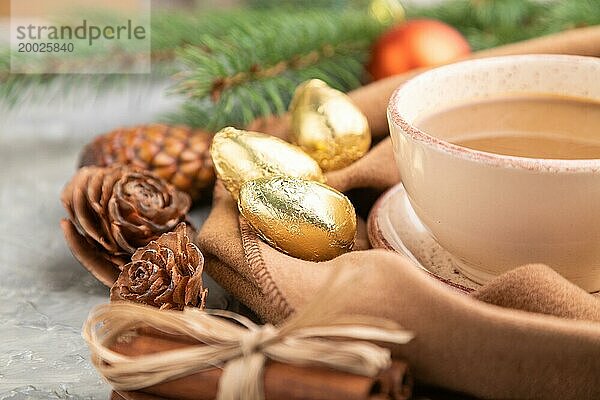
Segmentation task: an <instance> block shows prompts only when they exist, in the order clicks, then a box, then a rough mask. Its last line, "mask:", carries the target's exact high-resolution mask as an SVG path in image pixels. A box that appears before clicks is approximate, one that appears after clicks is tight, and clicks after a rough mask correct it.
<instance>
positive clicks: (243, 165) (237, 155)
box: [210, 127, 325, 199]
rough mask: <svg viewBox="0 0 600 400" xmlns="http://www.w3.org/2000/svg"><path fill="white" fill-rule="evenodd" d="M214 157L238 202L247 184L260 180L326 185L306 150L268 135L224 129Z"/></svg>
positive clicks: (218, 136)
mask: <svg viewBox="0 0 600 400" xmlns="http://www.w3.org/2000/svg"><path fill="white" fill-rule="evenodd" d="M210 155H211V157H212V160H213V164H214V166H215V170H216V172H217V176H218V177H219V178H220V179H221V180H222V181H223V183H224V184H225V187H226V188H227V190H229V192H230V193H231V195H232V196H233V197H234V198H235V199H237V198H238V193H239V191H240V186H241V185H242V184H243V183H244V182H245V181H247V180H250V179H255V178H260V177H271V176H277V175H286V176H293V177H298V178H304V179H309V180H315V181H318V182H325V177H324V176H323V172H322V171H321V168H320V167H319V165H318V164H317V163H316V161H315V160H313V159H312V158H311V157H310V156H309V155H308V154H306V153H305V152H304V151H302V149H300V148H299V147H298V146H294V145H292V144H290V143H287V142H285V141H283V140H281V139H278V138H276V137H274V136H270V135H266V134H264V133H259V132H251V131H243V130H239V129H235V128H232V127H227V128H223V129H221V130H220V131H219V132H217V134H216V135H215V136H214V138H213V142H212V145H211V148H210Z"/></svg>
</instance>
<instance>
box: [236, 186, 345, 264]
mask: <svg viewBox="0 0 600 400" xmlns="http://www.w3.org/2000/svg"><path fill="white" fill-rule="evenodd" d="M238 208H239V210H240V213H241V214H242V216H243V217H244V218H245V219H246V220H247V221H248V223H249V224H250V225H251V226H252V227H253V228H254V230H256V232H258V235H259V236H260V237H261V238H262V239H263V240H265V241H266V242H267V243H269V244H270V245H271V246H273V247H275V248H276V249H279V250H281V251H283V252H284V253H287V254H289V255H291V256H293V257H296V258H301V259H303V260H310V261H326V260H330V259H332V258H334V257H337V256H339V255H341V254H343V253H345V252H347V251H350V250H351V249H352V246H353V244H354V240H355V237H356V212H355V211H354V206H353V205H352V203H350V200H348V198H347V197H346V196H344V195H343V194H342V193H340V192H338V191H337V190H335V189H332V188H331V187H329V186H327V185H324V184H322V183H319V182H315V181H309V180H305V179H298V178H292V177H285V176H278V177H274V178H258V179H253V180H251V181H247V182H246V183H244V184H243V185H242V187H241V189H240V197H239V200H238Z"/></svg>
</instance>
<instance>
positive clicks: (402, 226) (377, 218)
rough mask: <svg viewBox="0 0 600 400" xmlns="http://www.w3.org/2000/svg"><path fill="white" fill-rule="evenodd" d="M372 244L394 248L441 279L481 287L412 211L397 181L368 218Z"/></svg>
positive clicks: (466, 289) (461, 286)
mask: <svg viewBox="0 0 600 400" xmlns="http://www.w3.org/2000/svg"><path fill="white" fill-rule="evenodd" d="M367 229H368V233H369V241H370V242H371V246H373V247H374V248H384V249H389V250H394V251H396V252H398V253H400V254H402V255H404V256H406V257H407V258H409V259H410V260H411V261H412V262H413V263H414V264H415V265H416V266H417V267H419V268H421V269H423V270H425V271H426V272H427V273H429V274H430V275H432V276H434V277H435V278H437V279H439V280H440V281H442V282H444V283H446V284H448V285H450V286H452V287H453V288H455V289H458V290H459V291H461V292H464V293H469V292H472V291H473V290H476V289H478V288H479V287H481V285H480V284H478V283H476V282H473V281H472V280H470V279H469V278H467V277H466V276H464V275H463V274H462V273H461V272H460V271H459V270H458V269H457V268H456V265H455V262H454V260H453V259H452V256H451V255H450V253H448V252H447V251H446V250H444V249H443V248H442V247H441V246H440V245H439V244H438V243H437V242H436V241H435V239H434V237H433V236H432V235H431V233H430V232H429V231H428V230H427V228H425V226H424V225H423V224H422V223H421V221H420V220H419V217H417V214H415V212H414V210H413V208H412V206H411V205H410V202H409V201H408V195H407V194H406V191H405V189H404V186H403V185H402V184H401V183H399V184H398V185H396V186H394V187H392V188H391V189H389V190H388V191H387V192H385V193H384V194H383V195H382V196H381V197H380V198H379V199H378V200H377V202H376V203H375V205H374V206H373V209H372V210H371V213H370V214H369V220H368V226H367Z"/></svg>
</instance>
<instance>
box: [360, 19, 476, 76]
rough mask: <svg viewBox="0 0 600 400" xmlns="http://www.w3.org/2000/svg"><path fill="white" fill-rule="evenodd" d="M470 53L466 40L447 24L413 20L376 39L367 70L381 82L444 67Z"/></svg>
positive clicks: (427, 20)
mask: <svg viewBox="0 0 600 400" xmlns="http://www.w3.org/2000/svg"><path fill="white" fill-rule="evenodd" d="M470 52H471V48H470V46H469V43H468V42H467V40H466V39H465V38H464V36H463V35H461V33H460V32H458V31H457V30H456V29H454V28H453V27H451V26H450V25H447V24H445V23H443V22H440V21H437V20H433V19H414V20H411V21H408V22H406V23H404V24H402V25H398V26H395V27H393V28H392V29H391V30H389V31H387V32H386V33H384V34H383V35H382V36H381V37H380V38H379V40H378V41H377V42H376V43H375V47H374V48H373V52H372V55H371V62H370V63H369V66H368V70H369V72H370V73H371V75H372V76H373V78H374V79H381V78H385V77H388V76H391V75H396V74H399V73H402V72H405V71H408V70H410V69H413V68H419V67H429V66H433V65H438V64H444V63H447V62H450V61H452V60H455V59H457V58H460V57H462V56H465V55H467V54H469V53H470Z"/></svg>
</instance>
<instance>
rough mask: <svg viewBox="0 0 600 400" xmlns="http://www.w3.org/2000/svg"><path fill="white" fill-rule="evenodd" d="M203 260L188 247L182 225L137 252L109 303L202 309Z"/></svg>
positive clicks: (204, 291)
mask: <svg viewBox="0 0 600 400" xmlns="http://www.w3.org/2000/svg"><path fill="white" fill-rule="evenodd" d="M203 265H204V257H203V256H202V253H201V252H200V250H198V247H196V245H194V244H193V243H190V240H189V237H188V235H187V228H186V225H185V224H183V223H182V224H179V225H178V226H177V228H176V230H175V231H174V232H169V233H165V234H163V235H162V236H161V237H160V238H158V240H156V241H152V242H150V244H148V245H147V246H145V247H143V248H140V249H138V250H137V251H136V252H135V254H134V255H133V257H132V258H131V262H130V263H128V264H125V265H124V266H123V271H121V274H120V275H119V278H118V279H117V282H116V283H115V284H114V286H113V287H112V289H111V291H110V298H111V300H129V301H133V302H136V303H143V304H148V305H151V306H154V307H160V308H161V309H177V310H182V309H183V308H184V307H185V306H194V307H200V308H204V303H205V300H206V294H207V289H204V288H203V282H202V269H203Z"/></svg>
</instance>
